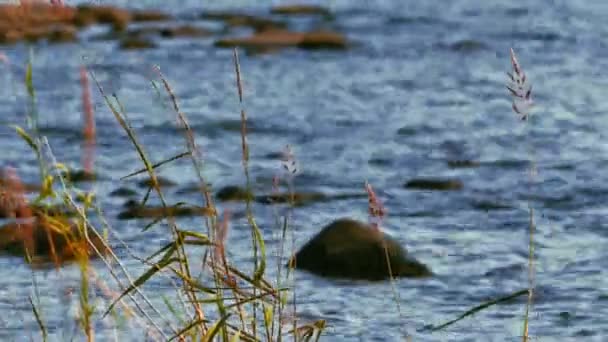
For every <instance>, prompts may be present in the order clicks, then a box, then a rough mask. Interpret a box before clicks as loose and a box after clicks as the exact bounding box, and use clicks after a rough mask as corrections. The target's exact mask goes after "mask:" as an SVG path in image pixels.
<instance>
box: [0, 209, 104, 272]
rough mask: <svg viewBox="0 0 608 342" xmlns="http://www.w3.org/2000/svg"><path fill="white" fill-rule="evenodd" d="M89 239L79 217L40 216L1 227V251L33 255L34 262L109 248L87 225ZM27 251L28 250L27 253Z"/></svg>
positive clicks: (69, 258)
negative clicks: (77, 220) (78, 219)
mask: <svg viewBox="0 0 608 342" xmlns="http://www.w3.org/2000/svg"><path fill="white" fill-rule="evenodd" d="M88 236H89V240H90V243H89V242H88V241H87V240H86V237H85V235H84V230H83V229H81V228H80V227H79V225H78V224H77V223H76V221H73V220H68V219H65V218H53V217H45V216H40V217H36V218H34V219H31V220H30V221H29V224H28V223H17V222H11V223H8V224H6V225H4V226H2V227H0V253H4V254H8V255H13V256H20V257H26V256H27V255H28V254H29V256H30V257H31V262H32V263H33V264H48V263H52V264H56V265H61V264H63V263H65V262H69V261H74V260H77V259H79V258H83V257H97V256H98V254H97V252H96V251H95V250H97V251H99V252H100V253H101V254H102V255H104V254H107V253H108V252H109V249H108V248H107V247H106V245H105V244H104V242H103V241H102V240H101V239H100V238H99V237H98V236H97V234H95V233H94V232H93V231H92V230H91V228H88ZM26 251H27V254H26Z"/></svg>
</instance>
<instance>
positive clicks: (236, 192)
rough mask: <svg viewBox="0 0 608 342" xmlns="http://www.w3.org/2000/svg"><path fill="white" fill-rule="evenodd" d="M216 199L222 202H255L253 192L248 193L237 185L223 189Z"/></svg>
mask: <svg viewBox="0 0 608 342" xmlns="http://www.w3.org/2000/svg"><path fill="white" fill-rule="evenodd" d="M215 197H216V198H217V199H218V200H220V201H222V202H229V201H246V200H247V199H250V200H253V194H252V193H251V192H247V190H246V189H243V188H241V187H239V186H236V185H228V186H225V187H223V188H221V189H220V190H218V192H217V193H216V194H215Z"/></svg>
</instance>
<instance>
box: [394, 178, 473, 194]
mask: <svg viewBox="0 0 608 342" xmlns="http://www.w3.org/2000/svg"><path fill="white" fill-rule="evenodd" d="M404 186H405V187H406V188H409V189H420V190H441V191H446V190H460V189H462V187H463V185H462V182H461V181H460V180H458V179H438V178H418V179H412V180H410V181H408V182H407V183H405V185H404Z"/></svg>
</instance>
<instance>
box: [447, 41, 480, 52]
mask: <svg viewBox="0 0 608 342" xmlns="http://www.w3.org/2000/svg"><path fill="white" fill-rule="evenodd" d="M448 48H449V49H450V50H453V51H458V52H474V51H478V50H482V49H485V48H486V45H485V44H484V43H482V42H480V41H477V40H472V39H464V40H459V41H457V42H454V43H451V44H449V45H448Z"/></svg>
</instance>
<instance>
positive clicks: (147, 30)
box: [101, 25, 213, 38]
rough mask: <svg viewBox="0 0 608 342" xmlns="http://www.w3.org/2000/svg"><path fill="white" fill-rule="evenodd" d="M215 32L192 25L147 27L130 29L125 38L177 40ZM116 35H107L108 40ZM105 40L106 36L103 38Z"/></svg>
mask: <svg viewBox="0 0 608 342" xmlns="http://www.w3.org/2000/svg"><path fill="white" fill-rule="evenodd" d="M212 33H213V32H211V31H210V30H207V29H204V28H201V27H197V26H192V25H179V26H146V27H141V28H136V29H129V30H128V31H127V32H126V34H125V36H128V37H139V38H142V37H145V36H160V37H163V38H177V37H193V38H196V37H206V36H209V35H211V34H212ZM116 36H117V34H116V33H114V32H110V33H108V34H106V35H105V37H107V38H115V37H116ZM101 37H102V38H104V36H101Z"/></svg>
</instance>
